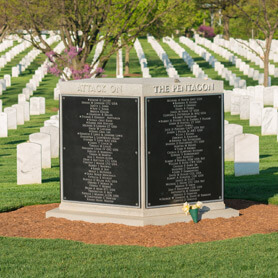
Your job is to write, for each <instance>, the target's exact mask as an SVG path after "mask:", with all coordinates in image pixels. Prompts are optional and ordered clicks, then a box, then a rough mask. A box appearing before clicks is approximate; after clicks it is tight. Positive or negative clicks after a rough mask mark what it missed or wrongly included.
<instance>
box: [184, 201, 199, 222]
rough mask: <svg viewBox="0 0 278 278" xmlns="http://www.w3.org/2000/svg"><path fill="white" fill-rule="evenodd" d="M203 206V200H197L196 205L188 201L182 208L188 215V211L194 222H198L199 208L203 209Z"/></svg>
mask: <svg viewBox="0 0 278 278" xmlns="http://www.w3.org/2000/svg"><path fill="white" fill-rule="evenodd" d="M202 207H203V203H202V202H199V201H198V202H197V203H196V204H195V205H190V204H188V203H187V202H185V203H184V204H183V206H182V210H183V211H184V212H185V214H186V215H188V213H189V214H190V215H191V217H192V220H193V222H194V223H197V222H198V212H199V209H201V208H202Z"/></svg>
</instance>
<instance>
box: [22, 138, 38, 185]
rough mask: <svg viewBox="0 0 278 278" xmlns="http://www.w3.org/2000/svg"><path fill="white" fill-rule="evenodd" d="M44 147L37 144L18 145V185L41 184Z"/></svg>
mask: <svg viewBox="0 0 278 278" xmlns="http://www.w3.org/2000/svg"><path fill="white" fill-rule="evenodd" d="M41 149H42V147H41V145H40V144H36V143H22V144H19V145H17V184H19V185H22V184H34V183H39V184H40V183H41V180H42V174H41V169H42V151H41Z"/></svg>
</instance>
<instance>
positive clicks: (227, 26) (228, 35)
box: [223, 15, 230, 40]
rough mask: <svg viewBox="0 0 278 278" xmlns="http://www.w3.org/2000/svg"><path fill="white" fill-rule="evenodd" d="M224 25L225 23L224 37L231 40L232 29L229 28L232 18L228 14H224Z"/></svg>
mask: <svg viewBox="0 0 278 278" xmlns="http://www.w3.org/2000/svg"><path fill="white" fill-rule="evenodd" d="M223 25H224V33H223V37H224V39H225V40H229V39H230V30H229V27H230V19H229V17H227V16H226V15H223Z"/></svg>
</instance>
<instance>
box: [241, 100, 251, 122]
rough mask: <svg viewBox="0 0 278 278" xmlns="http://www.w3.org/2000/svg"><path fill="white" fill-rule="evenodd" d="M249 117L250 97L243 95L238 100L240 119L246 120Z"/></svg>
mask: <svg viewBox="0 0 278 278" xmlns="http://www.w3.org/2000/svg"><path fill="white" fill-rule="evenodd" d="M249 117H250V97H249V96H246V95H243V96H241V98H240V119H241V120H248V119H249Z"/></svg>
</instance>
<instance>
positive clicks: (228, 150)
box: [224, 124, 243, 161]
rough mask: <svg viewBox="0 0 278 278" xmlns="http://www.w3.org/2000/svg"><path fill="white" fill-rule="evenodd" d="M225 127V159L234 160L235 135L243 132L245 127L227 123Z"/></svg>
mask: <svg viewBox="0 0 278 278" xmlns="http://www.w3.org/2000/svg"><path fill="white" fill-rule="evenodd" d="M224 129H225V136H224V140H225V143H224V145H225V161H234V146H235V144H234V142H235V140H234V139H235V136H237V135H239V134H242V133H243V127H242V126H241V125H236V124H227V125H225V127H224Z"/></svg>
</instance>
